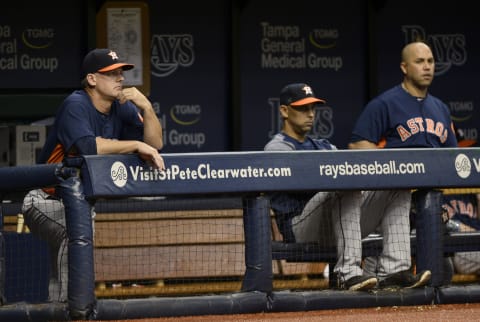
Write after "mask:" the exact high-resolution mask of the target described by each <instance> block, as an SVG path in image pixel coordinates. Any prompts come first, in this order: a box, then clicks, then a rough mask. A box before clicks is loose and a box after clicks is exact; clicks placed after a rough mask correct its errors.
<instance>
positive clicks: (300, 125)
mask: <svg viewBox="0 0 480 322" xmlns="http://www.w3.org/2000/svg"><path fill="white" fill-rule="evenodd" d="M324 103H325V101H324V100H322V99H319V98H316V97H315V95H314V94H313V91H312V89H311V87H310V86H308V85H307V84H304V83H297V84H289V85H287V86H285V87H284V88H283V89H282V91H281V93H280V108H279V112H280V115H281V117H282V121H283V124H282V130H281V132H280V133H278V134H276V135H275V136H274V137H273V138H272V140H271V141H270V142H268V143H267V145H266V146H265V150H266V151H295V150H336V149H337V148H336V147H335V146H334V145H333V144H331V143H330V142H329V141H328V140H326V139H313V138H311V137H309V136H308V133H309V132H310V130H311V129H312V127H313V124H314V119H315V106H316V105H317V104H324ZM270 201H271V207H272V209H273V211H274V214H275V219H276V222H277V225H278V227H279V230H280V232H281V233H282V236H283V239H284V241H287V242H319V243H320V244H322V245H329V246H331V245H336V247H337V263H336V265H335V268H334V271H335V273H336V275H337V284H338V286H339V288H341V289H346V290H352V291H358V290H368V289H371V288H373V287H375V286H376V285H377V278H376V276H375V275H374V274H371V273H369V272H367V271H364V270H363V268H362V238H364V237H366V236H368V235H369V234H370V233H373V232H375V231H377V230H378V229H379V227H382V228H383V227H385V229H386V230H387V231H389V232H390V230H391V229H395V225H392V224H391V223H398V222H402V223H405V224H407V225H408V220H409V211H408V209H409V208H407V209H405V211H404V210H403V209H399V208H402V207H404V202H407V201H408V200H406V199H405V200H402V199H401V198H398V197H397V195H396V193H395V192H392V191H364V192H362V191H345V192H317V193H314V192H305V193H286V192H278V193H273V194H272V195H271V196H270ZM402 216H403V217H402ZM409 241H410V231H409V230H408V228H407V229H404V230H400V231H399V232H395V233H392V234H390V238H385V239H384V240H383V253H382V255H383V257H385V258H388V260H389V261H390V262H391V263H392V266H391V268H390V269H389V270H388V273H389V274H390V275H395V274H396V273H397V272H398V271H400V270H407V269H408V268H409V267H410V248H409V247H410V244H409ZM407 242H408V243H407ZM407 247H408V249H407ZM402 277H403V278H405V279H408V280H407V281H404V285H405V286H407V287H419V286H423V285H425V283H426V281H428V279H429V277H430V272H429V271H427V272H421V274H419V275H416V276H414V275H409V276H402Z"/></svg>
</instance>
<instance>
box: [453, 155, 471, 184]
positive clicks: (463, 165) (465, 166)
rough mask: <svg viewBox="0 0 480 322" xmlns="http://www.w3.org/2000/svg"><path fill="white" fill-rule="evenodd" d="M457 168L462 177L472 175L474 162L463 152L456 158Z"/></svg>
mask: <svg viewBox="0 0 480 322" xmlns="http://www.w3.org/2000/svg"><path fill="white" fill-rule="evenodd" d="M455 170H456V171H457V175H458V176H459V177H460V178H462V179H466V178H468V177H469V176H470V173H471V172H472V164H471V163H470V160H469V159H468V157H467V156H466V155H465V154H463V153H461V154H459V155H457V157H456V158H455Z"/></svg>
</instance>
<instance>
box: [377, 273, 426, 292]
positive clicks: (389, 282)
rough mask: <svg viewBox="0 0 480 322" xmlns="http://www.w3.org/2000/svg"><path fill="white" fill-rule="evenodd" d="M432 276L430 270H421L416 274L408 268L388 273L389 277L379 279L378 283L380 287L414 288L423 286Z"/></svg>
mask: <svg viewBox="0 0 480 322" xmlns="http://www.w3.org/2000/svg"><path fill="white" fill-rule="evenodd" d="M431 276H432V272H430V271H429V270H425V271H421V272H420V273H418V274H417V275H413V274H412V273H411V272H410V271H409V270H406V271H401V272H398V273H395V274H392V275H390V276H389V277H387V278H385V279H384V280H381V281H380V282H379V283H378V286H379V287H380V288H386V287H404V288H416V287H421V286H425V285H426V284H427V283H428V281H429V280H430V277H431Z"/></svg>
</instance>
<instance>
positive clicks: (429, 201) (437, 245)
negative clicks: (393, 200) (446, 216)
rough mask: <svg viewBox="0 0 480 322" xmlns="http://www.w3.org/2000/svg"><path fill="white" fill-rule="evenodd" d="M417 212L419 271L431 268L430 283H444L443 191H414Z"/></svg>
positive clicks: (438, 284)
mask: <svg viewBox="0 0 480 322" xmlns="http://www.w3.org/2000/svg"><path fill="white" fill-rule="evenodd" d="M414 198H415V204H416V208H417V214H416V216H417V217H416V218H415V223H416V239H417V241H416V243H417V245H416V247H417V248H416V263H417V271H421V270H424V269H429V270H430V271H431V272H432V278H431V280H430V285H431V286H433V287H436V286H441V285H442V284H443V234H444V231H443V223H442V192H441V191H437V190H419V191H416V192H415V193H414Z"/></svg>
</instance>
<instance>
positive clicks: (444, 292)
mask: <svg viewBox="0 0 480 322" xmlns="http://www.w3.org/2000/svg"><path fill="white" fill-rule="evenodd" d="M436 302H437V303H438V304H459V303H479V302H480V285H478V284H476V285H473V284H472V285H458V286H457V285H455V286H446V287H440V288H438V290H437V300H436Z"/></svg>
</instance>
